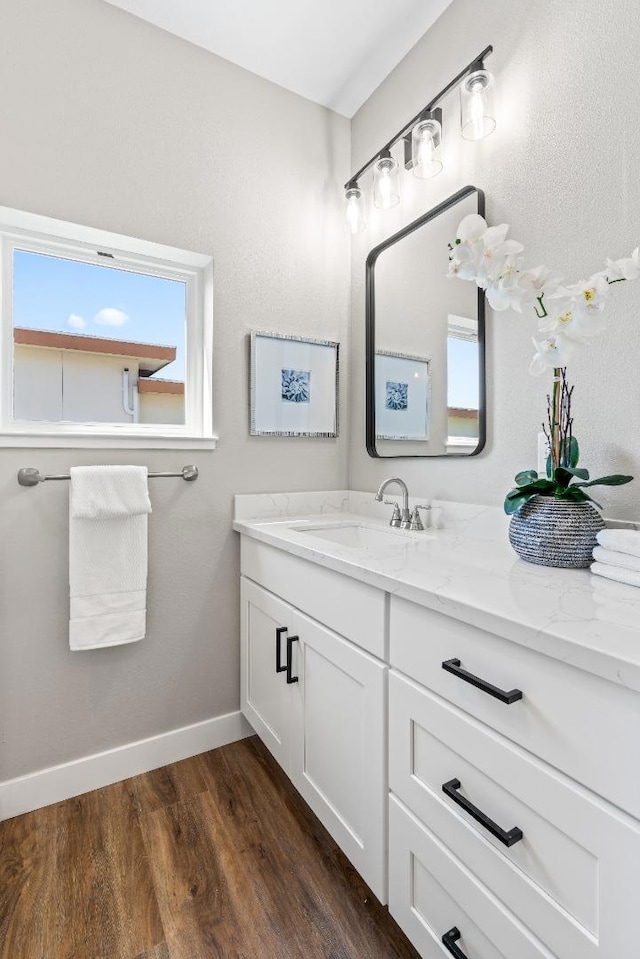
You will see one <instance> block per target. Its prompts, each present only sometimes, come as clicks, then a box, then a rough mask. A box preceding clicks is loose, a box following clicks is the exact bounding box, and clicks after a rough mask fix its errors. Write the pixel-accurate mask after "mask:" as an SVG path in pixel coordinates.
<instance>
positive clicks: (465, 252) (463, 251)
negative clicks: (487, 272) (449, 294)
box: [447, 243, 478, 280]
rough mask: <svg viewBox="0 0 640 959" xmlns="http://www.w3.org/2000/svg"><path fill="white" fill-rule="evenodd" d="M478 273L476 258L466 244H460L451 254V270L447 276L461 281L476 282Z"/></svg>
mask: <svg viewBox="0 0 640 959" xmlns="http://www.w3.org/2000/svg"><path fill="white" fill-rule="evenodd" d="M477 271H478V267H477V263H476V257H475V254H474V252H473V250H472V249H471V247H469V246H468V245H467V244H466V243H458V244H457V245H456V246H454V247H453V250H452V251H451V253H450V254H449V270H448V272H447V276H449V277H452V276H455V277H457V278H458V279H459V280H475V278H476V273H477Z"/></svg>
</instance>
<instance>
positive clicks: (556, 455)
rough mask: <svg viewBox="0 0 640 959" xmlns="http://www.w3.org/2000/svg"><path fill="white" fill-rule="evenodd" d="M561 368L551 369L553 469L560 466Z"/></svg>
mask: <svg viewBox="0 0 640 959" xmlns="http://www.w3.org/2000/svg"><path fill="white" fill-rule="evenodd" d="M561 383H562V369H561V368H560V367H555V369H554V371H553V402H552V404H551V462H552V464H553V468H554V470H557V469H558V467H559V466H560V412H561V411H560V403H561V399H562V387H561Z"/></svg>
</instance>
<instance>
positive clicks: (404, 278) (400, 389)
mask: <svg viewBox="0 0 640 959" xmlns="http://www.w3.org/2000/svg"><path fill="white" fill-rule="evenodd" d="M470 213H479V214H480V215H481V216H484V194H483V193H482V191H481V190H478V189H476V187H473V186H468V187H465V188H464V189H462V190H459V191H458V193H455V194H454V195H453V196H451V197H449V198H448V199H447V200H445V201H444V202H443V203H440V204H439V205H438V206H436V207H434V208H433V209H432V210H429V212H428V213H425V214H424V215H423V216H421V217H419V218H418V219H417V220H414V221H413V222H412V223H410V224H409V225H408V226H406V227H404V228H403V229H402V230H400V231H399V232H398V233H396V234H394V235H393V236H391V237H389V238H388V239H387V240H384V242H383V243H380V244H379V245H378V246H376V247H374V248H373V249H372V250H371V252H370V253H369V255H368V257H367V264H366V270H367V272H366V375H367V394H366V433H367V436H366V440H367V452H368V453H369V455H370V456H375V457H397V456H403V457H405V456H406V457H414V456H449V457H450V456H476V455H477V454H478V453H480V451H481V450H482V449H483V447H484V444H485V437H486V384H485V315H484V293H483V291H482V290H480V289H478V288H477V286H476V285H475V283H462V282H458V281H456V280H455V279H450V278H448V277H447V270H448V267H449V247H448V244H449V243H453V241H454V240H455V237H456V230H457V227H458V224H459V223H460V221H461V220H462V219H463V217H465V216H467V215H468V214H470Z"/></svg>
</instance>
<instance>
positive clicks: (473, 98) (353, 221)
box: [345, 46, 496, 233]
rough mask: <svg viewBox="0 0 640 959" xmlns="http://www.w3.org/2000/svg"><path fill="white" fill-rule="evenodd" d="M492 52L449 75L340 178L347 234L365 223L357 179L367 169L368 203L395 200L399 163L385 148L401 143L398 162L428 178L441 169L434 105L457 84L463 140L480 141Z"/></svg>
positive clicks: (384, 204)
mask: <svg viewBox="0 0 640 959" xmlns="http://www.w3.org/2000/svg"><path fill="white" fill-rule="evenodd" d="M491 53H493V47H492V46H488V47H486V48H485V49H484V50H483V51H482V53H480V54H479V55H478V56H477V57H476V58H475V59H474V60H472V61H471V62H470V63H469V64H467V66H466V67H465V68H464V70H461V71H460V73H459V74H458V75H457V76H455V77H454V78H453V80H451V81H450V82H449V83H448V84H447V85H446V87H444V89H442V90H441V91H440V93H438V94H437V95H436V96H435V97H433V99H432V100H430V101H429V103H427V105H426V106H425V107H423V109H422V110H421V111H420V113H418V114H417V116H415V117H414V118H413V119H412V120H411V121H410V122H409V123H407V124H405V126H404V127H403V128H402V129H401V130H399V131H398V133H396V135H395V136H393V137H392V138H391V139H390V140H389V142H388V143H386V144H385V145H384V146H383V147H382V149H381V150H379V151H378V152H377V153H375V154H374V155H373V156H372V157H371V159H370V160H367V162H366V163H365V164H364V165H363V166H362V167H361V168H360V169H359V170H358V172H357V173H355V174H354V176H352V177H351V179H350V180H349V181H348V182H347V183H345V199H346V200H347V222H348V224H349V227H350V229H351V232H352V233H360V232H361V231H362V230H364V228H365V223H364V214H363V211H362V205H363V197H362V190H361V189H360V187H359V185H358V184H359V182H360V180H361V179H362V177H363V175H364V174H365V173H367V172H368V170H369V169H371V168H372V169H373V203H374V206H376V207H378V209H381V210H389V209H391V207H394V206H397V204H398V203H399V202H400V177H399V171H400V165H399V163H398V161H397V160H396V159H395V158H394V157H393V156H392V153H391V151H392V150H393V148H394V147H395V146H397V145H398V144H399V143H400V141H403V143H404V166H405V169H406V170H412V171H413V174H414V176H416V177H418V178H419V179H429V178H431V177H434V176H436V175H437V174H438V173H440V171H441V170H442V160H441V159H440V157H439V156H438V153H439V148H440V143H441V140H442V110H441V109H440V108H439V107H438V104H439V103H440V102H441V101H442V100H444V99H445V97H447V96H448V94H450V93H451V92H452V90H454V89H455V88H456V87H458V86H459V87H460V105H461V126H462V136H463V137H464V139H465V140H482V139H484V137H486V136H489V134H490V133H493V131H494V130H495V127H496V121H495V113H494V110H493V86H494V83H493V76H492V75H491V74H490V73H489V72H488V71H487V70H485V67H484V61H485V59H486V58H487V57H488V56H489V55H490V54H491Z"/></svg>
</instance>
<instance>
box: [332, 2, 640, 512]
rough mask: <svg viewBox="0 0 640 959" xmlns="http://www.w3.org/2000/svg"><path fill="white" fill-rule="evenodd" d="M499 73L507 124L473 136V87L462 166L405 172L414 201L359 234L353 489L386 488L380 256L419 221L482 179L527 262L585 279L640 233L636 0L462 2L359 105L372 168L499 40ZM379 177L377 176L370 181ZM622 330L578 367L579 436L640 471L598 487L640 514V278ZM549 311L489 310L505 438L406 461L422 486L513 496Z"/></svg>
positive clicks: (452, 127) (453, 154)
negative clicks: (374, 392) (376, 320)
mask: <svg viewBox="0 0 640 959" xmlns="http://www.w3.org/2000/svg"><path fill="white" fill-rule="evenodd" d="M489 43H492V44H493V45H494V47H495V52H494V54H493V55H492V56H491V58H490V59H489V60H488V61H487V68H489V69H491V70H492V71H493V72H494V73H495V75H496V82H497V90H496V93H497V107H498V127H497V130H496V131H495V133H494V134H493V135H492V136H490V137H489V138H488V139H486V140H484V141H483V142H481V143H479V144H474V143H467V142H465V141H463V140H462V139H461V138H460V135H459V106H458V100H457V97H453V98H451V99H450V100H449V101H448V103H447V104H446V106H445V116H444V138H443V139H444V142H443V148H444V152H445V161H446V169H445V171H443V173H441V174H440V175H439V176H438V177H436V178H435V179H433V180H432V181H425V182H421V181H418V180H416V179H415V178H414V177H410V176H409V177H404V178H403V183H404V185H405V187H406V194H405V200H404V202H403V203H402V205H401V206H400V207H399V208H397V209H396V210H395V211H392V213H391V215H390V216H385V217H384V218H383V216H382V215H381V214H378V216H377V217H374V218H373V222H372V224H371V225H370V228H369V230H368V231H367V233H365V234H362V235H361V236H359V237H358V238H357V241H356V243H354V246H353V273H352V280H353V282H352V331H353V342H352V358H353V388H352V392H351V394H350V395H351V399H352V407H351V416H352V419H351V423H352V431H351V444H350V456H351V486H352V487H353V488H354V489H373V488H375V486H376V485H377V484H378V483H379V482H380V480H381V479H383V478H384V477H385V476H386V475H388V474H389V473H390V471H391V470H390V466H391V464H390V463H389V462H388V461H387V462H384V461H381V460H380V461H374V460H372V459H369V458H368V457H367V454H366V452H365V448H364V359H363V356H364V345H363V344H364V261H365V258H366V254H367V251H368V249H369V248H370V247H372V246H374V245H375V244H376V243H378V242H380V240H381V239H382V238H383V237H384V236H387V235H389V234H390V233H392V232H395V230H397V229H399V228H400V226H402V225H403V224H404V223H407V222H409V221H410V220H412V219H414V218H415V217H416V216H418V215H420V214H421V213H423V212H425V211H426V210H427V209H429V208H431V207H432V206H434V205H435V204H436V203H438V202H440V201H441V200H443V199H444V198H445V197H447V196H449V195H450V194H451V193H453V192H455V190H456V189H458V188H459V187H461V186H463V185H465V184H467V183H472V184H475V185H476V186H478V187H480V188H481V189H483V190H485V191H486V196H487V215H488V219H489V220H490V221H491V222H493V223H501V222H507V223H510V224H511V226H512V235H513V236H514V237H515V238H517V239H519V240H521V241H522V242H523V243H524V244H525V247H526V257H527V263H528V264H529V265H530V266H535V265H537V264H538V263H546V264H547V265H549V266H552V267H555V268H557V269H560V270H562V271H563V272H565V275H566V276H567V278H568V279H570V280H579V279H581V278H582V277H585V276H589V275H590V274H591V273H593V272H595V271H596V270H599V269H602V268H603V267H604V259H605V257H606V256H611V257H613V258H616V257H620V256H626V255H628V254H629V252H630V251H631V250H632V248H633V247H634V246H636V245H637V244H638V243H640V190H639V189H638V170H639V169H640V127H639V126H638V116H639V114H640V86H639V85H638V82H637V55H638V49H640V16H638V8H637V4H636V3H635V2H634V0H603V2H599V3H595V2H584V0H564V2H563V3H558V2H557V0H536V2H535V3H531V2H529V0H490V2H488V3H478V2H477V0H454V2H453V3H452V5H451V6H450V7H449V8H448V9H447V10H446V11H445V12H444V13H443V15H442V16H441V17H440V19H439V20H438V21H437V22H436V23H435V25H434V26H433V27H432V28H431V30H429V32H428V33H427V34H426V35H425V36H424V37H423V38H422V40H421V41H420V42H419V43H418V44H417V45H416V46H415V47H414V48H413V50H412V51H411V52H410V53H409V54H408V56H407V57H406V58H405V59H404V60H403V61H402V62H401V63H400V64H399V65H398V67H397V68H396V69H395V70H394V72H393V73H392V74H391V75H390V76H389V77H388V78H387V80H386V81H385V82H384V83H383V84H382V85H381V86H380V87H379V88H378V90H377V91H376V92H375V93H374V94H373V96H372V97H371V98H370V99H369V100H368V101H367V103H366V104H365V105H364V106H363V107H362V108H361V109H360V111H359V112H358V113H357V114H356V116H355V117H354V119H353V123H352V167H353V168H354V169H357V168H358V167H359V166H360V165H361V163H363V162H364V161H365V160H366V159H368V157H369V156H370V155H371V154H372V153H373V152H374V151H375V150H376V149H378V148H379V147H380V145H381V144H382V143H384V142H385V141H386V140H387V139H388V138H389V137H390V136H391V135H393V133H395V131H396V130H397V129H398V128H399V127H400V126H401V124H402V123H404V122H406V120H408V119H409V118H410V117H411V116H413V115H414V114H415V113H417V112H418V110H420V108H421V107H422V106H424V104H425V102H426V101H427V100H428V99H429V98H430V97H431V96H433V95H434V94H435V93H436V92H437V91H438V90H439V89H441V88H442V87H443V86H444V85H445V84H446V83H447V82H448V81H449V80H450V79H451V78H452V77H453V76H455V74H456V73H457V72H458V71H459V70H460V69H462V67H464V66H465V64H466V63H467V62H468V61H470V60H471V59H473V57H474V56H476V55H477V54H478V53H479V52H480V51H481V50H482V49H483V48H484V47H485V46H486V45H487V44H489ZM363 185H364V183H363ZM607 315H608V320H609V333H608V334H607V335H605V336H601V337H599V338H598V339H597V340H596V341H595V342H594V345H593V347H592V348H591V349H590V350H587V351H586V352H583V353H582V355H581V356H580V358H579V359H578V360H576V362H575V364H573V365H572V367H571V371H572V375H573V379H574V382H575V384H576V391H575V403H574V406H575V417H576V433H577V435H578V437H579V439H580V441H581V446H582V450H583V464H582V465H586V466H588V467H589V468H590V469H591V470H592V473H593V474H594V475H598V474H601V473H611V472H614V471H620V472H629V473H631V474H635V475H636V476H637V477H638V480H636V482H635V483H633V484H631V485H630V486H628V487H625V488H624V489H619V490H614V491H612V492H609V491H607V490H603V491H602V492H601V491H600V490H598V491H597V498H598V499H600V500H601V501H602V503H603V504H604V506H605V510H606V513H607V514H609V515H613V516H618V517H628V518H631V517H635V518H637V517H638V513H639V512H640V509H639V507H640V376H639V375H638V367H639V362H640V323H639V322H638V318H639V316H640V281H638V282H636V283H635V284H628V285H625V284H620V285H619V286H617V287H615V288H614V292H613V293H612V301H611V304H610V306H609V307H608V313H607ZM533 329H534V320H533V319H532V318H529V317H525V318H522V317H519V316H518V315H517V314H515V313H513V312H509V313H499V314H494V315H492V314H491V311H488V366H489V416H488V429H489V439H488V445H487V450H486V452H485V453H484V454H483V455H482V456H480V457H479V458H477V459H470V460H465V461H464V462H460V461H458V460H456V461H455V462H451V461H446V460H440V459H437V460H427V461H411V460H405V461H403V460H400V461H398V463H397V464H396V466H395V467H394V470H393V471H394V472H396V471H397V472H399V473H400V475H401V476H403V477H404V478H405V479H406V480H408V482H409V486H410V489H411V492H412V493H415V494H416V495H417V494H420V495H423V496H429V495H431V496H438V497H444V498H448V499H454V500H462V501H468V502H479V503H489V504H495V505H498V504H500V503H501V501H502V499H503V497H504V494H505V492H506V491H507V490H508V489H509V488H510V484H511V481H512V478H513V475H514V473H515V472H516V471H517V470H519V469H525V468H532V467H535V463H536V435H537V432H538V430H539V428H540V425H539V424H540V422H541V420H542V418H543V416H544V410H545V396H546V392H547V389H548V386H549V383H548V380H546V379H534V378H532V377H530V376H529V373H528V365H529V360H530V357H531V355H532V345H531V341H530V336H531V333H532V331H533Z"/></svg>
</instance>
